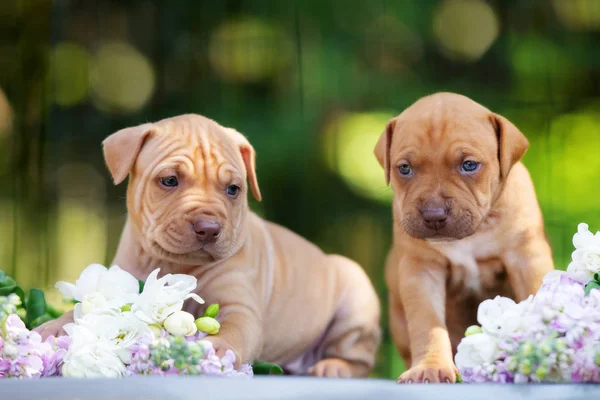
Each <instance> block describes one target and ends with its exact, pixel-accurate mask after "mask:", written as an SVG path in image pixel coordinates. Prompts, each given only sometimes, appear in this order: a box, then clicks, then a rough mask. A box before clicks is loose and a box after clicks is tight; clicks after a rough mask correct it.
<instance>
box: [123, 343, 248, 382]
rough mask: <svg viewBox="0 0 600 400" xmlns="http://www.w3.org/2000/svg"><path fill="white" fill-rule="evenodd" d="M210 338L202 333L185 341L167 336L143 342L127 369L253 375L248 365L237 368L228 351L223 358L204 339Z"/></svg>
mask: <svg viewBox="0 0 600 400" xmlns="http://www.w3.org/2000/svg"><path fill="white" fill-rule="evenodd" d="M205 336H206V335H205V334H203V333H201V332H199V333H198V334H196V335H193V336H191V337H187V338H182V337H174V336H163V335H161V337H160V338H158V339H156V340H154V341H152V342H151V343H150V342H149V341H147V340H141V341H139V342H138V343H136V344H135V345H134V346H133V348H132V363H131V364H130V365H129V366H128V367H127V371H128V374H129V375H219V376H252V375H253V372H252V367H251V366H250V365H248V364H245V365H242V366H241V367H240V368H239V369H238V370H236V369H235V361H236V360H235V355H234V353H233V352H232V351H227V352H226V353H225V356H223V357H222V358H219V357H218V356H217V355H216V353H215V350H214V348H213V347H212V344H211V343H210V342H209V341H207V340H202V339H203V338H204V337H205Z"/></svg>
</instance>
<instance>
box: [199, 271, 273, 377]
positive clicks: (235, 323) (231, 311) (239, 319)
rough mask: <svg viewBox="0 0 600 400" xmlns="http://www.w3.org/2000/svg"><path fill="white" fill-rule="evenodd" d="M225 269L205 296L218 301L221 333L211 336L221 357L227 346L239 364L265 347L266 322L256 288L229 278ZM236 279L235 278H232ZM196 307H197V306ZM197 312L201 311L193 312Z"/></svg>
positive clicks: (252, 359)
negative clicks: (264, 330)
mask: <svg viewBox="0 0 600 400" xmlns="http://www.w3.org/2000/svg"><path fill="white" fill-rule="evenodd" d="M230 275H231V274H229V273H226V272H224V273H223V275H221V276H220V277H219V278H216V279H215V280H214V281H212V282H211V284H210V285H209V286H207V288H208V287H210V291H203V292H202V293H203V295H204V293H206V295H204V296H205V297H204V299H205V300H206V302H207V304H210V303H218V304H219V308H220V311H219V316H218V317H217V318H218V320H219V321H220V323H221V329H220V330H219V333H217V334H216V335H214V336H209V337H208V338H207V340H209V341H211V342H212V343H213V346H214V348H215V350H216V351H217V355H218V356H220V357H222V356H223V355H224V354H225V352H226V351H227V350H231V351H233V352H234V354H235V356H236V364H237V366H238V367H239V366H240V365H241V364H244V363H251V362H253V361H255V359H256V357H258V356H259V355H260V352H261V350H262V347H263V337H264V336H263V322H262V315H261V314H262V313H261V312H260V310H261V308H260V306H259V301H258V300H257V299H258V296H257V293H256V289H255V288H253V287H252V286H251V285H250V284H248V282H247V281H246V280H244V279H239V280H238V279H228V277H229V278H230ZM232 281H233V282H232ZM194 311H195V310H194ZM194 314H195V315H198V312H195V313H194Z"/></svg>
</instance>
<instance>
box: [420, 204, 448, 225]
mask: <svg viewBox="0 0 600 400" xmlns="http://www.w3.org/2000/svg"><path fill="white" fill-rule="evenodd" d="M421 216H422V217H423V221H424V222H425V226H426V227H428V228H429V229H434V230H436V231H437V230H439V229H442V228H443V227H444V226H445V225H446V220H447V219H448V213H447V212H446V209H445V208H440V207H435V208H425V209H423V210H421Z"/></svg>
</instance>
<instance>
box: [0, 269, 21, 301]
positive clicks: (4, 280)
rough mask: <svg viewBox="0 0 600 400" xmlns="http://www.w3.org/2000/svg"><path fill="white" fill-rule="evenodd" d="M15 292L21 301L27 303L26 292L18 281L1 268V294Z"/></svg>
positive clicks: (5, 294) (6, 294)
mask: <svg viewBox="0 0 600 400" xmlns="http://www.w3.org/2000/svg"><path fill="white" fill-rule="evenodd" d="M12 293H15V294H16V295H17V296H19V298H20V299H21V303H23V304H25V292H24V291H23V289H21V287H20V286H19V285H17V282H15V280H14V279H13V278H11V277H10V276H8V275H6V274H5V273H4V271H2V270H0V296H8V295H9V294H12Z"/></svg>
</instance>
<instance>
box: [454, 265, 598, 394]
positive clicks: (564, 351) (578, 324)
mask: <svg viewBox="0 0 600 400" xmlns="http://www.w3.org/2000/svg"><path fill="white" fill-rule="evenodd" d="M523 318H528V322H529V323H528V324H525V326H524V328H523V329H521V330H519V331H518V332H516V333H514V334H512V335H509V336H507V337H504V338H501V340H499V342H498V349H497V354H496V357H495V360H494V361H493V362H492V363H486V364H484V365H477V366H475V367H470V368H464V369H463V370H461V371H460V373H461V378H462V380H463V381H464V382H466V383H483V382H495V383H537V382H577V383H600V290H597V289H593V290H592V291H591V292H590V294H589V295H588V296H585V293H584V288H583V284H581V283H580V282H578V281H576V280H573V279H571V278H570V277H569V276H567V275H566V274H563V275H561V276H560V277H559V278H558V279H556V280H553V281H551V282H548V283H544V285H542V287H541V288H540V290H539V291H538V293H537V294H536V296H535V298H534V299H533V303H532V307H531V309H530V310H529V312H528V315H524V316H523Z"/></svg>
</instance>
